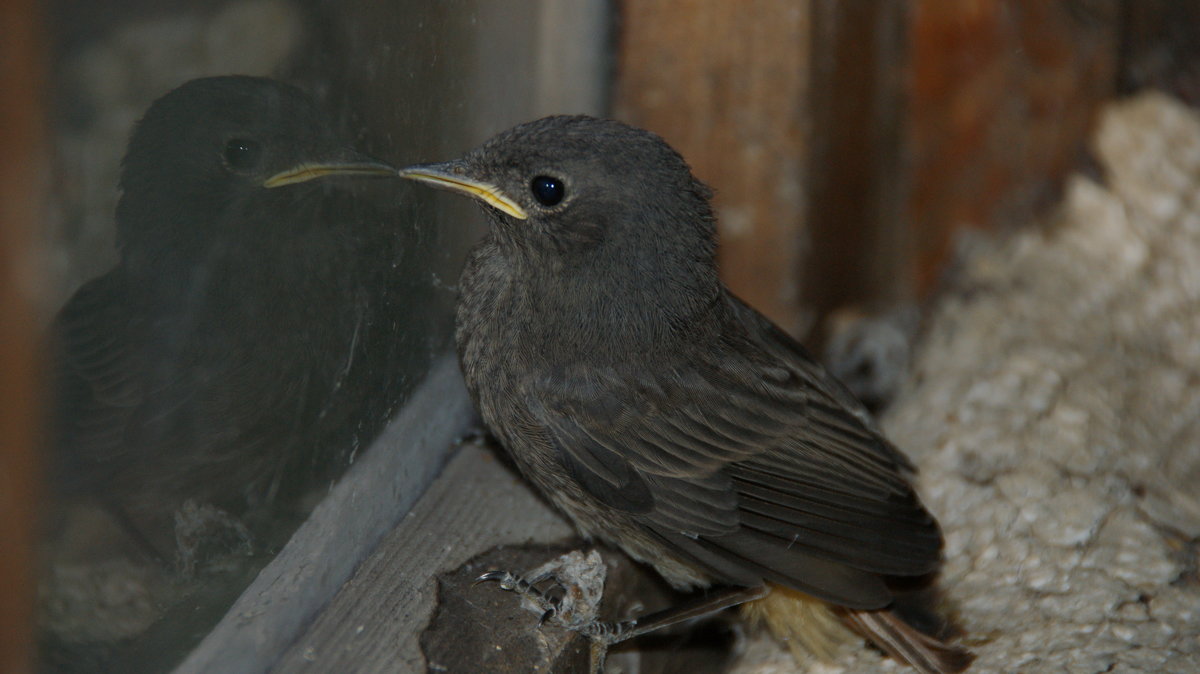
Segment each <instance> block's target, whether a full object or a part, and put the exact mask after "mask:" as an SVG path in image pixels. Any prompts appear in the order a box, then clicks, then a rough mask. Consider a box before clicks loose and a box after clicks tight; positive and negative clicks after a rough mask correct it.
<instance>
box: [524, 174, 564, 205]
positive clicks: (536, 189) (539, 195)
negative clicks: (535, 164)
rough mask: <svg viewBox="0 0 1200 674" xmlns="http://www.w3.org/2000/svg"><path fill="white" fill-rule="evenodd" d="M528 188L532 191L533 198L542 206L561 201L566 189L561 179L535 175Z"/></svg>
mask: <svg viewBox="0 0 1200 674" xmlns="http://www.w3.org/2000/svg"><path fill="white" fill-rule="evenodd" d="M529 189H530V191H532V192H533V198H534V199H537V200H538V203H540V204H541V205H543V206H553V205H554V204H557V203H558V202H560V201H562V200H563V196H564V195H565V194H566V191H567V190H566V188H565V187H564V186H563V181H561V180H559V179H558V178H551V177H550V176H537V177H536V178H534V179H533V182H531V183H530V184H529Z"/></svg>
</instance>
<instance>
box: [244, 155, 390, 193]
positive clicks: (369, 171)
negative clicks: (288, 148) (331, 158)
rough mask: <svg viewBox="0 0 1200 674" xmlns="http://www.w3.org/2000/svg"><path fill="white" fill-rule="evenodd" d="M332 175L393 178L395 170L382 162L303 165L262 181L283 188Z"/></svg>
mask: <svg viewBox="0 0 1200 674" xmlns="http://www.w3.org/2000/svg"><path fill="white" fill-rule="evenodd" d="M333 175H360V176H395V175H396V169H395V168H393V167H391V166H388V165H387V164H384V163H383V162H373V161H359V162H344V163H343V162H334V163H329V164H320V163H303V164H297V165H296V166H293V167H291V168H289V169H287V170H286V171H280V172H279V173H276V174H275V175H273V176H271V177H270V178H267V179H266V180H264V181H263V184H262V185H263V187H283V186H284V185H294V184H296V183H302V182H306V181H309V180H313V179H314V178H324V177H325V176H333Z"/></svg>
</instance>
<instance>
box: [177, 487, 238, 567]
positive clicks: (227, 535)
mask: <svg viewBox="0 0 1200 674" xmlns="http://www.w3.org/2000/svg"><path fill="white" fill-rule="evenodd" d="M253 540H254V537H253V536H252V535H251V534H250V530H249V529H247V528H246V525H244V524H242V522H241V521H240V520H238V519H237V518H236V517H234V516H233V515H230V514H229V513H227V512H225V511H224V510H221V509H220V508H217V507H216V506H214V505H211V504H208V503H203V504H202V503H197V502H196V501H195V500H193V499H188V500H187V501H185V502H184V504H183V506H182V507H181V508H180V509H179V510H177V511H175V555H176V558H175V565H176V568H177V569H178V570H179V573H180V575H182V576H183V577H185V578H191V577H193V576H194V575H195V573H196V567H197V565H198V563H199V562H200V561H202V557H204V556H205V549H209V550H213V549H215V550H217V552H216V553H210V554H209V555H208V557H209V558H210V559H216V558H218V557H227V556H229V555H236V556H243V557H249V556H250V555H253V554H254V543H253Z"/></svg>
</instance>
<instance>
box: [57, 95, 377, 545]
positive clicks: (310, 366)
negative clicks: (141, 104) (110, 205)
mask: <svg viewBox="0 0 1200 674" xmlns="http://www.w3.org/2000/svg"><path fill="white" fill-rule="evenodd" d="M346 175H351V176H353V175H395V172H394V170H393V169H391V168H390V167H388V166H387V165H385V164H382V163H380V162H377V161H375V160H373V159H371V158H369V157H366V156H365V155H361V154H359V153H356V152H354V151H353V150H351V149H349V147H348V145H347V144H346V143H345V142H344V141H343V140H342V139H341V138H340V137H339V136H338V135H336V134H335V133H334V131H333V130H332V128H331V125H330V124H329V122H328V119H327V117H326V116H324V115H322V114H321V113H320V112H319V111H318V109H317V107H316V106H315V104H314V103H313V101H312V100H311V99H310V98H309V97H308V96H307V95H305V94H304V93H303V92H301V91H299V90H298V89H296V88H294V87H292V86H288V85H285V84H282V83H279V82H275V81H272V80H267V79H259V78H251V77H240V76H231V77H214V78H206V79H199V80H193V81H191V82H188V83H186V84H184V85H182V86H180V87H179V88H177V89H175V90H173V91H171V92H170V93H168V94H166V95H165V96H163V97H162V98H160V99H159V100H157V101H156V102H155V103H154V104H153V105H152V106H151V107H150V108H149V110H148V111H147V112H146V114H145V117H144V118H143V119H142V120H141V122H140V123H139V124H138V125H137V128H136V129H135V131H134V133H133V136H132V138H131V140H130V143H129V148H128V151H127V154H126V156H125V159H124V162H123V165H122V175H121V188H122V190H123V193H122V196H121V199H120V202H119V204H118V206H117V242H118V246H119V248H120V254H121V259H120V262H119V264H118V265H117V266H116V267H115V268H114V269H113V270H111V271H110V272H109V273H107V274H105V275H104V276H102V277H100V278H97V279H94V280H92V281H90V282H89V283H87V284H85V285H84V286H83V287H82V288H80V289H79V290H78V292H76V293H75V295H74V296H73V297H71V299H70V300H69V301H68V303H67V304H66V306H64V308H63V309H62V311H61V312H60V314H59V316H58V318H57V321H56V323H55V328H54V329H55V335H56V339H57V344H56V349H57V351H56V352H55V358H56V360H55V372H54V376H55V380H54V382H53V386H54V393H55V395H56V399H55V403H54V405H55V409H54V417H53V418H52V423H53V429H52V433H53V435H54V439H55V448H56V453H55V466H54V467H55V469H56V470H55V472H54V474H53V475H52V477H53V479H54V480H56V481H57V483H58V486H59V487H60V488H61V489H62V490H63V493H64V495H68V496H71V495H74V496H79V495H86V496H94V497H99V498H100V499H102V500H103V501H105V502H106V503H107V504H108V505H110V506H115V507H114V510H116V511H119V512H121V513H123V514H127V515H128V516H129V517H130V518H131V520H132V522H133V523H134V524H135V529H136V530H140V531H141V532H142V533H144V534H147V535H148V536H149V538H150V540H151V541H152V542H153V543H154V544H155V545H154V547H155V548H156V549H158V550H159V551H160V552H161V551H162V548H163V540H164V539H163V537H164V536H166V537H168V538H167V540H169V537H170V536H171V531H170V527H171V524H170V523H171V521H172V519H173V517H174V514H175V513H176V511H177V509H178V508H179V506H180V505H181V504H183V503H184V501H185V500H187V499H192V500H194V501H195V502H198V503H201V504H205V505H208V506H215V507H217V508H221V509H228V510H229V511H231V512H238V511H240V510H242V509H244V508H245V507H246V506H247V505H263V504H267V503H270V502H272V501H274V500H275V499H276V497H277V496H278V495H279V494H280V493H281V491H286V490H287V489H288V486H287V483H288V481H289V480H291V479H293V478H295V477H297V476H299V477H301V478H303V477H311V476H313V475H316V474H317V473H318V472H319V470H320V468H321V466H323V465H324V464H325V463H327V461H326V459H329V458H330V457H328V456H325V455H323V454H322V451H323V450H326V449H331V448H332V445H334V444H336V443H337V442H347V441H348V438H350V437H351V436H353V434H354V433H356V432H359V430H360V426H361V427H362V428H366V427H368V426H370V425H371V424H372V423H378V422H380V421H381V417H382V415H383V414H385V413H386V410H378V409H377V410H374V411H371V410H368V409H366V407H365V403H364V400H365V398H366V397H367V395H366V392H365V391H364V389H365V388H368V387H369V386H371V385H375V384H377V383H378V382H375V383H373V384H369V383H368V382H367V378H368V377H369V376H374V374H375V372H372V371H371V370H372V364H371V362H370V361H372V360H376V361H377V360H378V359H379V358H386V357H387V356H386V354H384V353H381V352H380V349H381V348H383V349H386V348H388V347H387V346H386V341H385V340H383V339H381V337H380V335H379V332H380V331H381V330H383V329H385V326H386V325H389V324H390V321H391V318H390V317H389V318H387V319H377V318H376V316H375V315H373V312H379V311H380V310H381V307H380V304H381V303H382V302H384V301H390V300H391V299H392V298H390V297H388V296H386V295H387V293H390V290H389V286H388V275H387V274H384V271H393V270H392V269H391V268H392V265H394V264H395V263H396V259H395V258H396V255H397V254H398V251H397V246H396V243H395V239H394V237H395V235H394V228H391V227H388V226H386V224H385V223H383V222H380V221H378V220H377V219H372V218H370V217H367V216H365V215H364V213H363V212H362V211H363V209H362V207H361V204H360V203H358V201H357V200H356V199H354V198H353V196H352V195H350V194H347V193H345V192H344V191H341V190H335V189H330V188H331V186H332V181H330V180H328V179H327V177H333V176H346ZM392 276H393V277H394V271H393V273H392ZM376 365H378V363H376ZM372 393H374V394H375V397H376V399H377V400H384V399H386V398H387V391H373V392H372ZM355 396H358V397H359V399H353V398H354V397H355ZM370 415H374V416H375V417H377V418H376V419H374V420H370V419H367V418H366V417H367V416H370ZM301 481H302V482H303V479H302V480H301ZM309 484H311V481H310V482H309Z"/></svg>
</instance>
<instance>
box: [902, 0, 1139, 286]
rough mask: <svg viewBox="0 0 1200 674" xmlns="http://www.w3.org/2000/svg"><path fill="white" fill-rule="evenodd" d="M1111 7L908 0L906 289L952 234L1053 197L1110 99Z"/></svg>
mask: <svg viewBox="0 0 1200 674" xmlns="http://www.w3.org/2000/svg"><path fill="white" fill-rule="evenodd" d="M1117 8H1118V4H1117V2H1116V0H1095V1H1092V2H1044V1H1043V0H977V1H976V2H959V1H958V0H916V1H915V2H914V10H913V14H912V24H911V27H910V29H909V30H910V32H911V41H912V54H911V57H910V58H911V75H910V80H909V82H908V85H907V86H908V89H909V92H910V93H909V99H910V112H909V122H908V127H907V129H906V131H905V134H906V138H905V139H904V141H903V142H904V143H905V144H906V145H907V146H908V147H909V148H910V153H911V166H910V167H909V170H910V171H911V177H910V180H911V188H910V189H911V192H910V196H909V200H908V205H907V207H906V209H905V210H906V215H905V217H906V219H907V220H908V222H909V223H910V226H911V228H912V233H913V239H914V242H913V243H914V251H915V255H916V259H915V260H914V274H915V282H916V284H917V287H918V289H919V290H920V291H921V292H928V291H929V290H930V289H931V288H933V287H934V286H935V285H936V281H937V280H938V277H939V274H940V272H941V269H942V267H943V265H944V262H945V260H946V258H947V256H948V254H949V252H950V250H951V246H952V243H953V239H954V236H955V232H957V231H959V230H962V229H964V228H979V229H993V228H996V227H999V226H1004V225H1011V224H1018V223H1026V222H1030V221H1032V220H1033V219H1034V216H1035V215H1036V214H1038V213H1039V212H1040V210H1042V209H1043V208H1044V207H1045V206H1047V205H1049V204H1051V203H1054V202H1056V201H1057V198H1058V195H1059V191H1060V188H1061V186H1062V182H1063V180H1064V179H1065V178H1066V176H1067V175H1068V174H1069V173H1070V172H1071V171H1072V170H1074V169H1075V168H1076V167H1077V165H1078V161H1079V158H1080V156H1081V154H1082V152H1083V148H1084V144H1085V142H1086V140H1087V138H1088V137H1089V135H1090V133H1091V129H1092V127H1093V125H1094V120H1095V117H1096V111H1097V110H1098V108H1099V106H1100V104H1101V103H1103V102H1104V101H1105V100H1107V99H1109V98H1110V97H1111V96H1112V95H1113V94H1114V91H1115V84H1116V79H1117V78H1116V62H1117V61H1116V58H1117V51H1118V50H1117V44H1118V14H1117Z"/></svg>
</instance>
